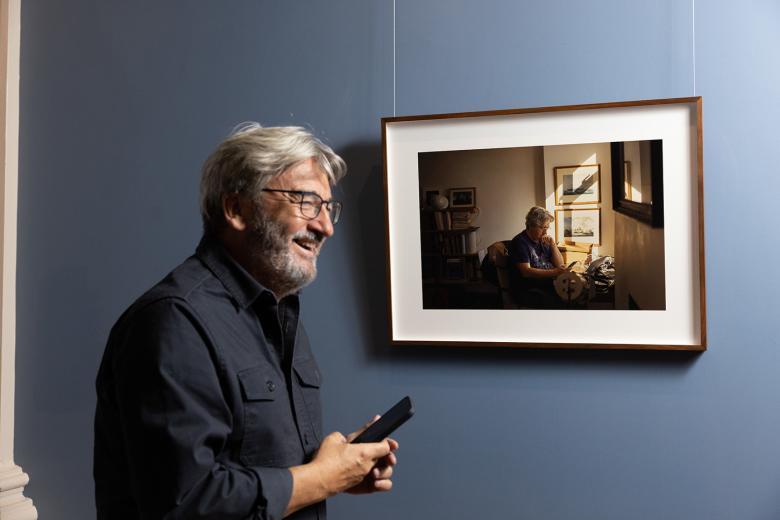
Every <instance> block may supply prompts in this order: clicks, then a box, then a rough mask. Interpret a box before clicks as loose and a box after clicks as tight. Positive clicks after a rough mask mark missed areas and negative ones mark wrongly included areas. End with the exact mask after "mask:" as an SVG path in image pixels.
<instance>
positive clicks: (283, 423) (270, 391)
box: [238, 366, 297, 466]
mask: <svg viewBox="0 0 780 520" xmlns="http://www.w3.org/2000/svg"><path fill="white" fill-rule="evenodd" d="M238 380H239V384H240V385H241V394H242V400H243V402H242V406H243V417H244V429H243V432H242V439H241V453H240V458H241V462H243V463H244V464H246V465H250V466H252V465H261V466H273V465H275V464H278V463H281V461H285V460H286V459H287V458H289V453H290V452H291V450H292V448H293V447H292V446H291V442H294V441H295V439H296V438H297V432H296V430H295V426H294V422H293V420H292V416H291V414H290V403H289V400H288V397H287V390H286V388H285V385H284V381H283V380H282V379H280V378H279V376H278V375H277V374H276V372H275V371H274V370H272V369H270V368H269V367H264V366H259V367H253V368H248V369H246V370H242V371H241V372H239V373H238Z"/></svg>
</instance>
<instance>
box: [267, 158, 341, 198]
mask: <svg viewBox="0 0 780 520" xmlns="http://www.w3.org/2000/svg"><path fill="white" fill-rule="evenodd" d="M266 187H267V188H278V189H285V190H299V191H313V192H314V193H316V194H318V195H319V196H320V197H322V198H323V199H325V200H329V199H330V198H331V191H332V190H331V184H330V179H329V178H328V174H327V173H326V172H325V171H324V170H323V169H322V167H320V165H319V164H318V163H317V161H316V160H314V159H313V158H311V159H306V160H303V161H301V162H299V163H296V164H294V165H293V166H291V167H290V168H287V169H286V170H285V171H283V172H282V173H280V174H279V175H277V176H276V177H274V178H273V179H271V180H270V181H269V182H268V185H267V186H266Z"/></svg>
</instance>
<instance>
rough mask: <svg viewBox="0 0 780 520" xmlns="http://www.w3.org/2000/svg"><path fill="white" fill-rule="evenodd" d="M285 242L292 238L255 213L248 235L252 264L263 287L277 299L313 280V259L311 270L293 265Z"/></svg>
mask: <svg viewBox="0 0 780 520" xmlns="http://www.w3.org/2000/svg"><path fill="white" fill-rule="evenodd" d="M303 234H304V235H310V233H306V232H304V233H303ZM288 238H292V237H287V236H285V230H284V226H282V225H281V224H279V223H278V222H276V221H274V220H272V219H269V218H266V217H265V216H264V215H262V214H261V213H259V212H258V214H257V216H256V218H255V219H254V221H253V222H252V233H251V234H250V240H251V241H252V243H251V244H250V245H251V247H250V250H251V252H252V253H251V254H252V263H253V265H255V266H256V268H257V269H258V271H259V272H260V273H263V274H264V275H266V276H264V278H266V280H265V281H264V283H265V284H266V285H268V289H270V290H271V291H273V293H274V294H275V295H276V296H277V298H282V297H284V296H286V295H288V294H291V293H294V292H297V291H299V290H301V289H302V288H304V287H306V286H307V285H309V284H310V283H311V282H312V281H314V278H316V276H317V258H316V257H315V258H314V259H313V261H312V263H311V269H307V267H306V266H304V265H301V264H299V263H297V262H296V261H295V258H294V257H293V253H292V252H291V251H290V246H289V240H288Z"/></svg>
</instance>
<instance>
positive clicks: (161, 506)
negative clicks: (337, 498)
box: [112, 299, 292, 520]
mask: <svg viewBox="0 0 780 520" xmlns="http://www.w3.org/2000/svg"><path fill="white" fill-rule="evenodd" d="M120 341H121V343H120V344H119V345H118V350H117V351H116V352H115V356H114V358H113V367H112V368H113V370H112V371H113V373H114V393H115V397H116V405H117V412H118V415H119V420H120V422H121V425H122V427H121V429H122V434H123V436H124V439H123V443H122V445H123V446H124V447H125V449H126V453H125V454H124V456H125V458H126V460H127V461H128V464H129V473H130V486H131V488H132V492H133V495H134V496H135V497H136V498H137V500H138V506H139V509H140V513H141V515H140V517H141V518H166V519H201V518H220V519H231V518H241V519H245V518H252V519H262V520H271V519H280V518H282V515H283V514H284V511H285V509H286V508H287V504H288V502H289V500H290V495H291V493H292V474H291V473H290V471H289V470H288V469H286V468H268V467H246V466H242V465H240V464H238V463H235V462H230V461H229V460H227V458H226V457H225V456H224V454H225V450H226V445H227V441H228V437H229V436H230V435H231V431H232V426H231V425H232V414H231V411H230V410H231V409H230V406H229V405H228V403H227V402H226V401H225V397H224V394H223V392H222V388H221V384H220V380H219V377H218V370H217V367H218V366H219V360H218V359H217V356H216V354H215V352H214V351H213V349H212V348H210V347H209V345H211V342H210V340H209V338H208V333H207V331H206V330H205V329H204V328H203V327H202V325H201V324H200V321H199V320H198V318H197V316H196V314H195V313H194V311H193V310H192V309H191V308H190V307H189V306H188V305H187V304H186V303H185V302H183V301H180V300H173V299H168V300H161V301H158V302H155V303H153V304H151V305H150V306H147V307H146V308H144V309H143V310H141V311H139V312H138V313H137V314H136V315H135V316H134V317H133V318H132V319H131V322H130V324H129V326H128V328H127V329H126V331H125V334H124V337H123V338H121V339H120Z"/></svg>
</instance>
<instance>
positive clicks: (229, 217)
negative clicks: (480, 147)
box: [222, 193, 247, 231]
mask: <svg viewBox="0 0 780 520" xmlns="http://www.w3.org/2000/svg"><path fill="white" fill-rule="evenodd" d="M245 205H246V201H245V200H244V198H243V197H241V195H239V194H238V193H231V194H230V195H225V196H224V197H222V214H223V215H224V217H225V223H227V225H228V227H230V228H232V229H234V230H236V231H244V230H245V229H246V227H247V219H246V217H245V213H244V211H242V210H243V209H244V206H245Z"/></svg>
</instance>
